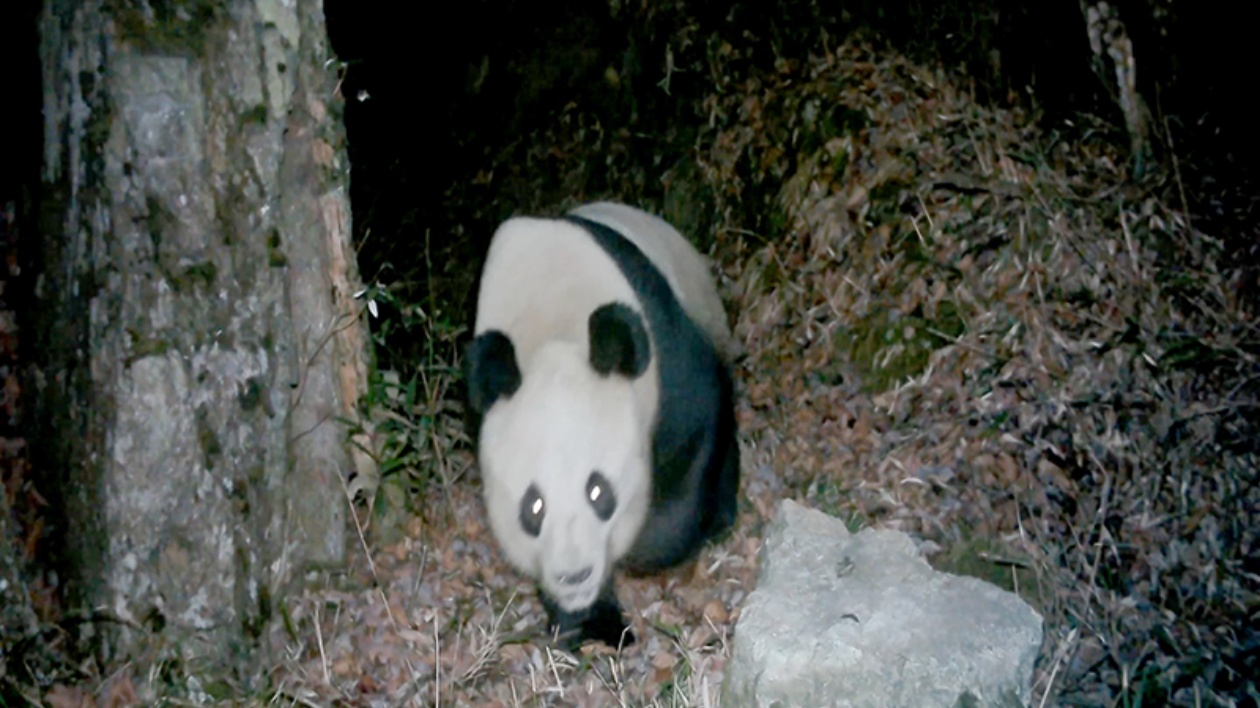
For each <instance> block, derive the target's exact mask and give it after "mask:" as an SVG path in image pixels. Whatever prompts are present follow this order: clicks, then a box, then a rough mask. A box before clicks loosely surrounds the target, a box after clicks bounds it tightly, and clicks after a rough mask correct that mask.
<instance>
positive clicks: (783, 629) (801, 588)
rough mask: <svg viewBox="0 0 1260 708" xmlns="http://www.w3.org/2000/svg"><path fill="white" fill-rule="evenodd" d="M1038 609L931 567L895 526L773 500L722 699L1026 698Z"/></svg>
mask: <svg viewBox="0 0 1260 708" xmlns="http://www.w3.org/2000/svg"><path fill="white" fill-rule="evenodd" d="M1041 634H1042V628H1041V616H1040V615H1039V614H1037V613H1036V612H1035V611H1033V609H1032V608H1031V607H1029V606H1028V605H1027V604H1025V603H1024V601H1023V600H1021V599H1020V598H1019V597H1018V596H1017V595H1014V594H1012V593H1009V592H1007V591H1005V590H1002V589H1000V588H998V587H995V586H993V585H991V584H989V583H986V582H984V581H982V580H978V579H976V578H970V577H963V576H957V575H950V574H948V573H941V572H937V571H936V570H933V569H932V567H931V566H929V565H928V563H927V561H925V560H924V559H923V558H922V557H920V556H919V554H918V552H917V551H916V549H915V546H914V543H913V542H912V541H911V540H910V538H909V537H908V536H906V535H905V534H904V533H901V532H899V531H890V530H875V529H867V530H863V531H861V532H860V533H858V534H851V533H849V531H848V530H847V529H846V528H845V527H844V524H843V523H842V522H841V521H839V520H838V519H835V518H832V517H830V516H827V515H826V514H823V513H821V512H818V511H814V510H812V509H807V508H805V507H803V506H801V505H799V504H797V503H795V502H793V501H790V500H784V501H783V502H780V505H779V510H778V513H777V515H776V518H775V520H774V522H773V523H772V524H771V526H770V528H769V530H768V532H767V534H766V539H765V543H764V545H763V546H762V551H761V573H760V577H759V578H758V581H757V589H756V590H755V591H754V592H753V593H752V594H751V595H749V597H748V600H747V601H746V602H745V603H744V607H743V609H742V610H741V614H740V618H739V622H738V624H737V625H736V628H735V642H734V649H733V652H732V657H731V661H730V663H729V664H728V665H727V670H726V680H725V684H724V685H723V690H722V705H723V706H758V707H765V708H770V707H771V706H776V707H778V706H782V707H783V708H787V707H788V706H852V707H857V706H870V707H872V708H890V707H893V706H913V707H914V708H920V707H922V708H929V707H932V706H1003V707H1007V706H1026V705H1028V704H1029V702H1030V699H1031V693H1032V670H1033V662H1034V660H1035V659H1036V658H1037V652H1038V649H1039V647H1040V646H1041Z"/></svg>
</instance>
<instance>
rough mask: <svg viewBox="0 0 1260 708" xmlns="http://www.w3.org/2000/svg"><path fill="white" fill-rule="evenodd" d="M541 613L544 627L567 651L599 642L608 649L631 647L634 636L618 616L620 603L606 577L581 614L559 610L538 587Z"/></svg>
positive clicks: (579, 612)
mask: <svg viewBox="0 0 1260 708" xmlns="http://www.w3.org/2000/svg"><path fill="white" fill-rule="evenodd" d="M538 596H539V597H540V598H542V603H543V609H545V610H547V626H548V629H549V630H550V633H551V635H552V636H554V637H555V638H556V640H557V641H558V642H559V643H560V645H561V646H562V647H564V648H565V649H566V650H567V651H571V652H573V651H577V650H578V648H579V647H581V646H582V644H584V643H585V642H587V641H589V640H594V641H597V642H603V643H604V644H607V645H608V646H610V647H614V648H617V647H626V646H630V645H631V644H634V641H635V636H634V632H633V631H631V630H630V626H629V625H628V624H626V621H625V619H624V618H623V617H622V614H621V603H619V602H618V601H617V592H616V590H615V589H614V588H613V578H612V575H611V574H610V575H609V576H608V580H606V581H604V586H603V588H601V589H600V591H599V597H597V598H596V599H595V602H594V603H592V604H591V606H590V607H587V608H585V609H582V610H577V611H576V612H568V611H566V610H565V609H564V608H562V607H560V605H559V604H557V603H556V601H555V600H553V599H552V598H551V597H550V596H549V595H547V593H546V591H545V590H543V589H542V588H541V587H540V588H539V589H538Z"/></svg>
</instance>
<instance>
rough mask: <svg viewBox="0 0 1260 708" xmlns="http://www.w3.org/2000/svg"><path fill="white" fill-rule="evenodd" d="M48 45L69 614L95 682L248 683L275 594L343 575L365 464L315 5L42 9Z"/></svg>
mask: <svg viewBox="0 0 1260 708" xmlns="http://www.w3.org/2000/svg"><path fill="white" fill-rule="evenodd" d="M40 30H41V49H40V53H41V59H42V64H43V80H44V118H45V135H44V139H45V152H44V167H43V175H42V177H43V181H44V192H45V198H44V200H43V203H42V207H41V217H40V220H41V230H42V232H43V246H42V253H41V254H40V255H41V259H42V270H41V274H40V277H39V280H38V282H37V285H36V295H37V299H38V303H39V304H38V307H39V317H38V319H37V322H36V330H37V331H36V332H35V336H36V339H37V345H36V351H37V352H38V356H39V359H40V360H39V362H38V365H39V370H40V374H41V381H40V386H39V389H40V390H39V392H38V393H37V394H36V400H35V404H36V411H35V413H36V417H37V420H38V423H39V425H40V426H41V427H40V429H39V431H38V434H37V435H36V438H37V443H38V447H37V451H36V454H37V455H38V457H37V461H38V462H37V464H42V465H43V467H42V469H45V470H47V471H48V473H49V474H52V475H55V476H56V480H55V481H56V484H55V488H56V489H57V490H58V494H57V500H56V503H57V506H58V508H59V509H60V513H61V516H62V523H61V524H60V526H59V528H58V532H59V538H60V541H61V548H62V549H63V551H64V552H63V554H62V558H61V559H60V568H61V571H62V573H63V583H64V585H63V589H64V591H65V592H64V595H65V598H66V600H67V601H68V603H69V607H70V608H71V609H72V610H73V609H78V610H80V611H82V612H84V613H87V614H88V616H90V617H92V619H93V621H92V622H88V623H86V624H85V625H84V626H86V627H89V628H91V629H92V630H93V631H92V632H91V634H92V635H93V636H92V637H91V638H92V639H93V640H94V641H96V642H99V643H98V644H94V645H93V646H94V647H95V648H96V649H98V650H99V651H101V652H102V654H101V656H102V658H104V659H105V660H106V662H107V663H113V661H116V660H118V659H122V658H126V657H129V656H132V655H134V654H135V653H136V652H137V651H140V650H143V649H145V648H146V647H154V646H162V647H166V648H167V651H171V650H172V649H171V648H174V649H173V650H174V651H178V652H180V653H181V656H180V657H179V658H181V659H183V660H184V661H185V662H186V663H185V664H184V665H185V666H192V665H197V663H192V662H206V661H208V662H211V663H214V664H221V663H227V664H228V665H229V666H228V667H229V668H230V667H235V668H240V667H242V666H247V664H244V663H241V662H249V661H256V657H254V658H251V656H250V654H251V653H252V648H253V647H256V646H257V645H258V644H259V642H257V641H256V639H257V637H258V636H259V634H260V633H261V630H262V628H263V627H264V625H265V624H266V622H267V620H268V618H269V616H270V614H271V607H272V605H273V600H272V598H274V597H276V593H277V592H281V591H282V590H283V589H284V588H285V587H288V586H290V585H291V583H292V581H293V580H294V579H300V578H301V574H302V573H303V571H305V570H307V569H310V568H312V567H321V566H336V565H338V564H340V563H341V562H342V561H343V554H344V534H345V513H346V510H347V508H348V506H347V502H346V497H345V494H344V479H345V475H347V474H349V473H350V472H351V471H352V466H354V465H363V464H367V461H366V460H365V458H363V457H362V456H359V455H352V454H351V452H350V448H349V446H348V444H347V442H348V440H347V432H348V430H347V426H346V422H345V421H346V419H349V420H352V421H353V420H354V419H355V404H356V403H357V399H358V397H359V395H360V394H361V393H362V391H363V389H364V387H365V386H366V381H367V356H368V347H367V335H366V327H365V325H364V322H363V319H362V318H361V317H359V308H358V304H357V303H356V302H355V301H354V298H353V293H354V292H355V291H356V290H357V289H358V278H359V276H358V273H357V270H356V266H355V263H354V254H353V250H352V248H351V245H350V241H349V239H350V212H349V205H348V201H347V200H348V197H347V194H348V192H347V188H346V186H347V175H348V165H347V163H346V159H345V150H344V140H343V130H342V126H341V121H340V111H341V106H340V99H339V98H337V97H335V94H336V84H337V69H338V66H337V64H336V62H333V61H329V60H330V59H331V58H332V57H331V53H330V50H329V48H328V46H327V39H326V37H327V35H326V32H325V28H324V16H323V9H322V3H321V2H320V0H296V1H294V2H275V1H274V0H193V1H192V2H182V3H153V4H150V3H146V2H131V1H129V0H123V1H122V2H117V1H115V2H107V1H106V0H46V2H45V7H44V12H43V14H42V16H41V19H40ZM360 471H365V470H362V469H360ZM154 635H160V639H161V642H160V644H150V643H147V640H149V639H153V638H154ZM229 647H231V648H232V651H228V650H227V649H228V648H229ZM242 648H243V649H244V650H245V651H241V649H242ZM203 665H204V664H203Z"/></svg>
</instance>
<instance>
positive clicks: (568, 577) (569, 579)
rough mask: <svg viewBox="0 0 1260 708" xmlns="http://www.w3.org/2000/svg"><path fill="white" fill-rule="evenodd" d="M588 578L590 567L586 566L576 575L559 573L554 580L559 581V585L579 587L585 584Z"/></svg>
mask: <svg viewBox="0 0 1260 708" xmlns="http://www.w3.org/2000/svg"><path fill="white" fill-rule="evenodd" d="M589 577H591V567H590V566H589V565H588V566H586V567H585V568H583V569H581V570H579V571H577V572H576V573H560V574H559V575H557V576H556V580H559V581H560V584H561V585H579V584H581V583H584V582H586V579H587V578H589Z"/></svg>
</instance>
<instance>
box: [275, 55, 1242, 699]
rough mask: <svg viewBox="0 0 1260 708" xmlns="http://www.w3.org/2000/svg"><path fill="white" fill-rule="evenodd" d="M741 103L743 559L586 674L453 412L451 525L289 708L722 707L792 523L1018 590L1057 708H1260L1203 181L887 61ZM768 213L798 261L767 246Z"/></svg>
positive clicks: (698, 572)
mask: <svg viewBox="0 0 1260 708" xmlns="http://www.w3.org/2000/svg"><path fill="white" fill-rule="evenodd" d="M730 51H732V52H734V51H735V50H734V49H733V48H731V50H730ZM726 88H727V90H726V91H725V93H724V94H722V95H715V96H713V97H712V102H711V105H709V106H707V107H708V108H709V109H710V110H711V114H712V116H713V120H711V125H713V126H716V127H714V128H713V133H712V134H711V135H710V136H709V141H708V148H707V149H706V150H705V151H701V152H700V154H699V155H698V156H697V159H696V170H695V172H696V173H697V174H698V175H700V178H701V179H703V180H704V181H705V183H706V185H707V187H708V189H709V190H710V191H709V193H710V194H711V196H712V198H713V201H714V202H715V203H716V204H717V214H718V217H717V224H716V226H715V233H716V234H717V236H716V243H715V244H714V247H713V254H714V258H715V260H716V262H717V268H718V272H719V273H720V283H721V290H722V292H723V295H724V297H725V299H726V301H727V303H728V305H729V309H730V312H731V313H732V316H733V321H734V330H735V333H736V336H737V338H738V339H739V340H740V341H741V342H742V344H743V345H744V347H745V348H746V350H747V356H746V357H745V358H744V359H743V360H742V361H741V362H740V363H739V365H738V367H737V372H736V373H737V385H738V390H739V396H738V398H739V403H738V420H739V427H740V435H741V447H742V450H743V487H742V492H741V513H740V518H739V521H738V524H737V527H736V531H735V533H734V534H733V536H732V537H731V538H729V539H726V540H725V541H723V542H721V543H719V544H716V545H714V546H712V547H710V548H709V549H707V550H706V551H705V552H704V553H703V555H702V556H701V558H700V559H699V560H698V561H697V562H695V563H693V564H689V565H688V566H687V567H684V568H681V569H679V570H677V571H675V572H672V573H667V574H665V575H663V576H661V577H659V578H655V579H641V580H627V581H624V582H622V583H621V584H620V586H619V587H620V589H621V598H622V601H623V604H624V605H625V606H626V607H627V608H628V610H629V613H630V615H631V617H632V622H633V627H634V629H635V631H636V632H637V634H638V636H639V637H640V641H639V642H638V643H637V644H635V645H633V646H631V647H629V648H626V649H624V650H623V651H621V652H620V653H617V652H613V651H611V650H607V649H590V648H588V649H586V650H584V651H583V653H580V654H578V655H576V656H574V655H569V654H566V653H563V652H560V651H557V650H555V649H553V648H551V647H550V644H549V643H548V642H547V641H546V638H545V637H544V635H543V627H544V616H543V614H542V609H541V606H540V604H539V603H538V601H537V599H536V596H535V594H534V590H533V587H532V585H531V584H530V583H528V582H527V581H526V580H525V579H523V578H522V577H521V576H519V575H518V574H516V573H514V572H513V571H511V570H510V569H509V568H508V567H507V566H506V565H505V564H504V563H503V562H502V560H501V559H500V557H499V556H498V554H497V551H496V549H495V545H494V541H493V539H492V537H491V536H490V534H489V533H488V531H487V528H486V526H485V523H484V516H483V509H482V507H481V503H480V500H479V498H478V496H477V489H478V487H477V481H476V472H475V467H474V464H473V460H472V457H471V454H470V452H469V446H468V444H467V440H465V439H462V438H461V434H460V432H459V431H458V429H456V428H454V427H451V426H454V423H453V422H452V421H454V419H455V416H451V415H444V414H443V411H442V410H440V409H438V408H436V407H435V408H433V409H431V410H430V411H429V413H430V414H431V418H427V419H428V420H434V421H437V427H436V428H432V427H427V428H425V431H426V432H425V433H424V435H425V436H426V439H425V440H424V441H422V442H423V443H427V444H428V447H427V448H426V449H429V450H430V451H431V453H432V454H431V456H430V457H428V465H429V466H430V469H429V471H427V472H426V474H430V475H432V467H433V466H436V468H437V469H439V470H440V473H439V474H438V475H436V478H437V479H439V480H442V482H441V483H438V484H430V485H428V486H427V487H426V488H425V491H424V493H423V494H424V497H423V500H422V503H421V505H420V506H421V507H422V508H424V509H427V514H426V516H425V518H423V519H420V518H415V519H413V520H412V521H411V522H410V523H409V524H408V529H407V533H406V534H405V537H404V538H402V539H401V540H399V541H398V542H396V543H392V544H389V545H385V546H382V547H375V548H374V547H372V546H371V545H370V544H365V545H364V546H363V548H362V549H360V550H361V556H362V559H361V560H362V561H366V560H367V558H368V555H369V554H370V556H371V559H372V565H371V567H370V568H369V567H368V564H367V563H366V562H361V563H360V565H361V566H362V571H361V572H363V573H364V574H366V575H370V576H371V579H372V581H373V583H374V584H375V587H374V588H373V589H370V590H358V591H337V592H333V591H329V592H324V593H313V594H311V595H310V597H309V598H307V599H305V600H304V601H303V602H299V603H297V605H296V607H295V609H294V617H293V619H294V622H295V624H296V626H298V627H300V628H301V633H300V635H299V637H298V638H297V640H296V641H294V642H293V644H292V649H293V651H292V657H293V659H292V661H291V662H290V663H289V664H288V665H287V667H286V669H285V670H284V671H283V672H281V673H280V674H278V679H279V677H281V676H282V677H283V678H282V679H280V682H281V684H283V685H284V686H285V687H286V688H285V691H286V692H287V693H288V695H292V696H295V697H297V696H300V697H302V699H303V700H307V701H310V702H312V703H316V704H327V703H329V702H334V701H335V702H340V703H344V704H347V705H368V704H377V705H388V704H395V703H398V702H402V701H416V702H418V703H420V704H425V705H431V704H434V703H442V704H450V705H488V706H492V705H502V706H515V705H592V706H593V705H685V706H691V705H695V706H709V705H716V704H717V697H718V693H719V691H720V685H721V681H722V677H723V668H724V663H725V661H726V659H727V657H728V656H729V651H730V646H731V642H732V639H733V637H734V634H735V628H736V626H737V622H738V619H739V613H740V604H741V601H742V600H743V598H745V597H746V596H747V595H748V593H749V592H751V591H752V589H753V588H754V586H755V577H756V569H757V563H758V559H757V551H758V549H759V546H760V538H761V533H762V530H763V528H764V526H765V524H766V522H767V521H768V520H769V519H770V518H771V516H772V514H773V513H774V510H775V506H776V502H777V501H778V500H780V499H784V498H791V499H795V500H798V501H800V502H802V503H805V504H808V505H810V506H813V507H815V508H819V509H822V510H824V511H827V512H828V513H831V514H834V515H836V516H838V517H840V518H842V519H845V520H846V521H847V522H849V523H850V524H851V525H871V526H880V527H886V528H897V529H901V530H904V531H906V532H908V533H910V534H911V535H912V537H913V538H915V539H916V540H917V542H918V543H919V544H920V548H921V550H922V551H923V553H924V554H925V555H926V556H927V557H928V558H929V559H930V560H931V561H932V563H933V564H934V565H935V566H936V567H938V568H941V569H944V570H949V571H952V572H959V573H966V574H972V575H976V576H978V577H981V578H983V579H986V580H989V581H991V582H994V583H996V584H998V585H1001V586H1003V587H1006V588H1008V589H1011V590H1013V591H1016V592H1018V593H1020V594H1021V595H1022V596H1023V597H1024V598H1025V599H1026V600H1027V601H1028V602H1029V603H1030V604H1031V605H1032V606H1033V607H1034V608H1036V609H1037V610H1038V611H1039V612H1040V613H1041V614H1042V615H1043V616H1044V618H1045V641H1044V645H1043V647H1042V653H1041V658H1040V660H1039V661H1038V664H1037V670H1036V676H1035V687H1034V705H1138V704H1139V703H1144V704H1165V703H1167V704H1176V705H1235V704H1239V705H1241V704H1245V703H1246V702H1247V701H1248V700H1250V701H1253V702H1254V701H1255V699H1256V697H1257V685H1256V683H1255V680H1256V679H1255V677H1256V676H1257V675H1260V660H1258V651H1260V630H1258V629H1257V627H1260V618H1258V617H1257V612H1258V611H1260V604H1258V602H1257V598H1258V596H1257V591H1258V590H1260V575H1258V574H1257V573H1258V572H1260V565H1258V561H1260V546H1258V545H1257V544H1258V541H1257V534H1258V533H1260V523H1258V522H1260V489H1257V486H1256V481H1257V462H1258V458H1257V446H1256V442H1255V434H1256V430H1255V425H1256V424H1255V420H1256V418H1257V410H1256V408H1257V404H1258V400H1260V399H1258V397H1257V394H1258V393H1260V361H1258V360H1257V358H1256V354H1257V352H1260V346H1258V345H1260V330H1257V323H1256V320H1255V316H1254V312H1252V311H1251V310H1249V309H1248V307H1247V305H1246V303H1244V302H1240V301H1239V299H1238V298H1237V296H1236V294H1235V293H1236V290H1237V288H1239V287H1241V285H1240V284H1239V283H1238V282H1237V281H1236V280H1232V278H1236V273H1235V271H1232V270H1231V269H1230V268H1229V265H1230V264H1227V263H1221V262H1219V260H1218V259H1219V257H1220V248H1219V242H1218V241H1217V240H1215V239H1214V238H1213V237H1212V236H1211V235H1209V234H1203V233H1200V232H1198V231H1196V230H1195V228H1194V225H1193V224H1192V223H1191V221H1190V219H1189V217H1188V216H1187V215H1186V212H1185V210H1184V209H1183V208H1180V206H1178V205H1176V204H1170V203H1169V202H1168V200H1167V196H1168V195H1170V194H1171V195H1176V194H1177V190H1176V189H1175V187H1176V182H1175V175H1170V176H1168V177H1167V178H1166V179H1162V180H1161V179H1160V178H1158V177H1154V178H1151V177H1148V178H1147V179H1146V180H1145V181H1143V182H1142V183H1141V184H1137V183H1135V181H1134V180H1133V179H1132V178H1131V177H1130V175H1129V173H1128V167H1127V163H1126V160H1125V158H1124V157H1123V155H1122V153H1121V152H1119V151H1118V150H1117V149H1116V148H1115V147H1114V146H1113V145H1112V144H1110V143H1108V142H1107V141H1104V140H1101V139H1098V140H1092V141H1091V140H1085V141H1079V142H1069V141H1066V140H1063V139H1060V138H1059V137H1058V136H1055V135H1047V134H1045V133H1044V132H1042V131H1041V130H1040V129H1039V128H1037V127H1036V126H1035V125H1034V124H1033V123H1032V121H1030V120H1028V119H1027V118H1026V117H1025V116H1023V115H1021V114H1020V113H1018V112H1015V111H1003V110H995V109H987V108H982V107H980V106H978V105H976V102H975V101H974V100H973V98H972V96H970V95H969V93H968V92H967V91H966V90H964V89H962V88H960V87H959V86H957V85H955V84H953V83H951V81H950V80H949V79H948V78H947V77H946V76H945V75H943V74H942V73H941V72H937V71H932V70H928V69H925V68H923V67H920V66H916V65H914V64H912V63H910V62H909V61H907V60H904V59H902V58H900V57H897V56H895V55H891V54H889V53H885V52H881V53H879V54H876V53H875V52H874V51H873V50H872V49H871V48H870V47H869V46H866V45H862V44H858V43H851V44H848V45H845V46H842V47H840V48H839V49H837V50H836V51H835V52H833V53H829V54H826V55H823V56H819V57H817V58H816V59H814V60H813V61H812V62H810V63H808V64H806V65H799V66H798V65H791V64H785V65H781V66H779V67H776V69H775V71H773V72H766V73H762V74H759V75H749V76H746V77H744V78H743V79H741V80H739V81H736V82H734V83H732V84H729V85H728V86H727V87H726ZM599 131H600V126H598V125H597V124H594V123H590V122H584V121H583V120H582V117H581V116H578V115H572V116H568V117H567V118H565V119H563V120H559V121H557V122H556V125H555V126H554V128H553V129H552V130H551V131H550V132H546V133H545V134H543V135H540V136H538V139H537V140H536V141H535V143H536V147H533V148H528V149H529V150H530V151H531V152H530V154H529V160H527V161H526V162H527V163H529V167H527V168H525V169H523V170H522V172H521V177H520V180H521V181H522V184H523V185H524V186H521V187H520V189H521V190H528V189H529V186H528V180H529V179H530V177H529V172H530V170H538V169H547V166H548V165H550V169H553V170H554V171H555V172H557V173H564V172H566V170H571V169H572V166H573V165H574V164H578V165H580V164H582V163H583V162H584V161H586V162H590V161H589V160H588V158H589V154H588V153H589V151H591V150H599V149H607V145H608V144H609V143H615V142H616V140H617V137H616V136H605V135H602V134H600V133H599ZM1083 132H1086V131H1083ZM592 145H595V146H596V147H591V146H592ZM599 146H603V148H601V147H599ZM540 166H541V167H540ZM578 171H579V172H580V168H578ZM570 174H571V173H570ZM577 179H578V181H579V183H580V181H581V179H580V176H579V177H578V178H577ZM570 193H571V194H573V195H581V194H582V190H581V189H580V187H575V188H574V189H573V190H572V191H571V192H570ZM754 194H759V195H762V196H761V197H759V198H754V197H752V196H750V195H754ZM589 196H590V197H592V198H594V197H596V196H599V195H589ZM758 199H759V200H758ZM755 210H761V211H762V212H763V213H774V214H776V215H778V218H777V219H776V220H771V221H777V223H774V226H776V227H777V230H776V232H775V233H773V234H771V233H757V232H755V231H753V230H751V229H750V228H749V224H750V220H749V219H748V218H747V216H746V215H747V214H748V213H750V212H751V211H755ZM440 376H442V374H435V375H434V377H433V378H440ZM426 383H427V386H428V387H427V389H426V390H433V389H434V388H435V387H436V388H437V389H442V388H443V387H444V386H447V385H449V382H448V383H445V384H444V383H442V382H441V381H435V380H431V379H426ZM439 398H441V397H439ZM434 405H435V406H436V405H437V401H436V400H435V402H434ZM409 415H414V413H411V414H409ZM588 652H589V653H588ZM1253 704H1254V703H1253Z"/></svg>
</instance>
